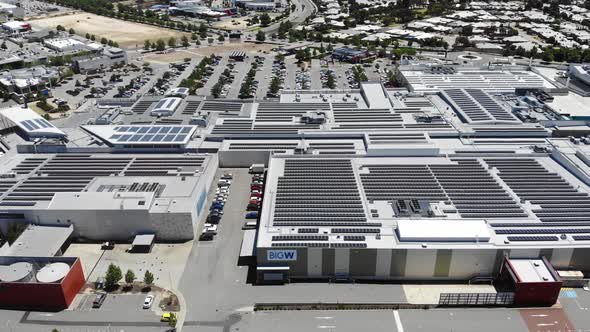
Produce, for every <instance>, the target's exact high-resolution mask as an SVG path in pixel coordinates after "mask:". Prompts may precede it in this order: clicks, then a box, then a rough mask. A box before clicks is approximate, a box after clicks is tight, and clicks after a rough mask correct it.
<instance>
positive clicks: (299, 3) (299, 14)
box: [261, 0, 318, 34]
mask: <svg viewBox="0 0 590 332" xmlns="http://www.w3.org/2000/svg"><path fill="white" fill-rule="evenodd" d="M291 5H295V10H291V13H290V14H289V18H287V20H288V21H290V22H291V23H293V25H297V24H301V23H303V22H305V19H306V18H308V17H310V16H312V15H314V14H315V13H317V11H318V7H317V6H316V5H315V3H314V2H313V0H291ZM283 21H286V20H282V21H281V22H283ZM281 22H276V23H273V24H271V25H269V26H267V27H266V28H262V29H261V30H262V31H264V32H265V33H267V34H268V33H273V32H275V31H277V30H279V25H280V23H281Z"/></svg>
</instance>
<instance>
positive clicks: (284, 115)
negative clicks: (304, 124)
mask: <svg viewBox="0 0 590 332" xmlns="http://www.w3.org/2000/svg"><path fill="white" fill-rule="evenodd" d="M329 110H330V104H328V103H259V104H258V109H257V110H256V122H291V121H292V120H293V119H294V118H295V117H300V116H302V115H303V114H305V113H306V112H309V111H318V112H325V111H329Z"/></svg>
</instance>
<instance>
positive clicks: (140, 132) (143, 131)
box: [137, 127, 150, 134]
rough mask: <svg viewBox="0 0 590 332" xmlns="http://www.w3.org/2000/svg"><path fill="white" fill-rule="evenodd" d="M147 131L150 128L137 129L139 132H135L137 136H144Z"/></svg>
mask: <svg viewBox="0 0 590 332" xmlns="http://www.w3.org/2000/svg"><path fill="white" fill-rule="evenodd" d="M148 130H150V127H141V128H139V130H138V131H137V133H138V134H145V133H147V132H148Z"/></svg>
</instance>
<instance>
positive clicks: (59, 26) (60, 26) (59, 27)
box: [55, 25, 66, 31]
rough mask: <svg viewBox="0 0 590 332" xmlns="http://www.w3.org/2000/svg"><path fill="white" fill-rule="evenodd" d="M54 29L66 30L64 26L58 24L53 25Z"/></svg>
mask: <svg viewBox="0 0 590 332" xmlns="http://www.w3.org/2000/svg"><path fill="white" fill-rule="evenodd" d="M55 30H57V31H66V28H64V27H63V25H58V26H56V27H55Z"/></svg>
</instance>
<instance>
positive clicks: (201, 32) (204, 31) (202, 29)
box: [199, 23, 207, 38]
mask: <svg viewBox="0 0 590 332" xmlns="http://www.w3.org/2000/svg"><path fill="white" fill-rule="evenodd" d="M199 36H200V37H201V38H207V25H205V23H201V25H199Z"/></svg>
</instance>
